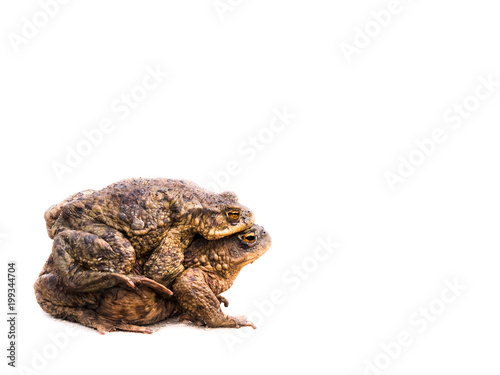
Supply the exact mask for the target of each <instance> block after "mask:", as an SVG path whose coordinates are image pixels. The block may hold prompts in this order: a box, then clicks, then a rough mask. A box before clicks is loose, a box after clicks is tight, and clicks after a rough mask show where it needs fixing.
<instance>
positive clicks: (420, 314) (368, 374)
mask: <svg viewBox="0 0 500 375" xmlns="http://www.w3.org/2000/svg"><path fill="white" fill-rule="evenodd" d="M443 283H444V285H445V286H444V288H443V289H441V292H440V293H439V295H438V296H437V297H435V298H433V299H432V300H430V301H429V302H427V303H426V304H424V305H423V306H422V305H420V306H419V307H418V309H417V311H415V312H414V313H412V314H410V316H409V317H408V328H406V329H404V330H402V331H400V332H399V333H398V334H397V335H396V337H395V338H394V339H393V340H390V341H385V342H381V343H380V347H381V351H380V352H379V354H377V355H376V356H375V357H373V358H372V359H368V358H365V359H364V360H363V362H364V368H363V371H362V372H360V374H362V375H381V374H382V373H383V372H384V371H385V370H387V369H388V368H389V367H390V366H391V364H392V363H394V361H395V360H397V359H398V358H399V357H401V355H402V354H403V353H404V350H405V349H406V348H408V347H410V346H411V345H412V344H413V343H414V342H415V341H416V340H417V338H418V335H419V334H422V333H424V332H426V331H427V329H428V328H429V327H430V326H431V325H432V324H434V323H435V322H436V321H437V320H438V318H439V316H441V315H442V314H443V313H445V312H446V310H448V309H449V308H450V305H451V304H453V303H454V302H455V301H456V300H457V299H458V297H460V296H461V295H462V293H463V292H464V291H465V290H466V289H467V288H466V286H465V285H463V284H461V283H460V282H459V281H458V279H457V278H455V279H454V280H453V281H451V280H449V279H445V280H444V282H443ZM412 331H413V332H412Z"/></svg>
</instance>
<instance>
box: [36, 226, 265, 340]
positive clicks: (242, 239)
mask: <svg viewBox="0 0 500 375" xmlns="http://www.w3.org/2000/svg"><path fill="white" fill-rule="evenodd" d="M270 246H271V237H270V235H269V234H268V233H267V232H266V231H265V230H264V228H262V227H260V226H258V225H253V226H252V227H251V228H249V229H247V230H245V231H243V232H240V233H236V234H233V235H231V236H228V237H224V238H220V239H218V240H214V241H207V240H206V239H204V238H201V237H200V238H198V239H196V240H194V241H193V243H192V244H191V245H190V246H189V247H188V248H187V249H186V251H185V257H184V261H183V265H184V267H185V270H184V271H183V272H182V273H181V274H180V275H179V276H178V277H177V278H176V279H175V280H174V282H173V284H172V287H173V290H174V293H175V294H174V297H170V298H164V294H163V295H161V294H158V293H156V292H155V291H153V290H151V289H149V286H148V285H146V284H145V285H141V286H140V287H139V288H138V289H137V290H136V291H131V290H129V289H127V288H123V287H121V286H115V287H113V288H109V289H105V290H102V291H98V292H87V293H75V292H71V291H68V290H67V288H66V286H65V284H64V280H63V279H62V278H61V276H60V274H59V270H58V268H57V267H56V266H55V264H54V260H53V254H51V255H50V257H49V259H48V260H47V263H46V264H45V266H44V268H43V270H42V272H41V273H40V276H39V278H38V280H37V281H36V283H35V286H34V287H35V294H36V298H37V301H38V303H39V304H40V306H41V307H42V308H43V310H44V311H45V312H47V313H49V314H50V315H52V316H54V317H56V318H62V319H67V320H70V321H76V322H78V323H80V324H83V325H85V326H88V327H92V328H95V329H97V330H98V331H99V332H100V333H105V332H109V331H113V330H124V331H133V332H143V333H152V332H153V331H152V330H151V329H149V328H147V327H142V326H143V325H148V324H153V323H157V322H159V321H161V320H164V319H166V318H169V317H174V316H178V315H180V314H181V317H182V318H183V319H188V320H192V321H195V322H198V323H201V324H206V325H207V326H208V327H234V328H239V327H243V326H251V327H253V328H255V326H254V324H253V323H252V322H250V321H248V320H247V319H246V318H245V317H242V316H240V317H232V316H228V315H225V314H224V313H223V312H222V309H221V307H220V304H221V303H224V305H225V306H227V305H228V302H227V300H226V299H225V298H224V297H222V296H221V295H220V294H221V293H222V292H224V291H226V290H228V289H229V288H230V287H231V286H232V284H233V282H234V280H235V278H236V276H237V275H238V273H239V272H240V270H241V269H242V268H243V267H244V266H245V265H247V264H249V263H252V262H253V261H255V260H256V259H257V258H259V257H260V256H261V255H263V254H264V253H265V252H266V251H267V250H268V249H269V247H270ZM140 268H141V267H140V265H137V267H134V270H135V272H137V273H139V272H140Z"/></svg>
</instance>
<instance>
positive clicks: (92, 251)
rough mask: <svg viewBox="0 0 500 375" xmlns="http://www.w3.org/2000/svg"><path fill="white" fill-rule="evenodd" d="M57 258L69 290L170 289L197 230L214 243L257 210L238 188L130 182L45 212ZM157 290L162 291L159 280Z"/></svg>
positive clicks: (247, 221) (247, 224)
mask: <svg viewBox="0 0 500 375" xmlns="http://www.w3.org/2000/svg"><path fill="white" fill-rule="evenodd" d="M45 221H46V224H47V232H48V234H49V237H50V238H53V239H54V243H53V249H52V256H53V261H54V263H55V265H56V267H57V268H58V269H59V271H60V274H61V277H62V278H63V280H64V282H65V284H66V286H67V288H68V289H69V290H72V291H75V292H91V291H98V290H101V289H103V288H109V287H112V286H114V285H116V284H117V283H125V284H126V285H128V286H129V287H130V288H135V287H136V285H135V284H140V283H147V284H148V285H151V283H150V281H148V280H146V278H144V277H132V276H131V273H132V269H133V266H134V264H136V261H138V260H139V259H140V260H141V262H140V263H143V262H145V264H144V275H145V276H146V277H148V278H151V279H153V280H155V281H157V282H158V283H160V284H162V285H164V286H169V285H170V284H171V282H172V281H173V280H174V279H175V278H176V277H177V276H178V275H179V274H180V273H181V272H182V271H183V270H184V267H183V264H182V262H183V257H184V254H183V253H184V249H185V248H186V247H187V246H189V244H190V243H191V241H192V240H193V238H194V236H195V235H196V234H199V235H201V236H203V237H204V238H206V239H208V240H215V239H218V238H221V237H224V236H228V235H231V234H233V233H236V232H240V231H242V230H245V229H247V228H248V227H250V226H251V225H252V224H253V222H254V216H253V213H252V212H251V211H250V210H248V209H247V208H246V207H244V206H242V205H241V204H239V203H238V198H237V197H236V195H235V194H234V193H231V192H225V193H221V194H216V193H212V192H209V191H207V190H205V189H203V188H201V187H199V186H197V185H196V184H194V183H192V182H189V181H183V180H173V179H162V178H157V179H146V178H139V179H128V180H123V181H120V182H117V183H114V184H112V185H109V186H108V187H106V188H104V189H102V190H98V191H94V190H86V191H83V192H80V193H77V194H75V195H72V196H71V197H69V198H67V199H66V200H64V201H63V202H61V203H59V204H57V205H55V206H52V207H51V208H49V209H48V210H47V211H46V212H45ZM157 288H158V291H160V292H165V290H164V289H165V288H161V287H160V286H159V285H157Z"/></svg>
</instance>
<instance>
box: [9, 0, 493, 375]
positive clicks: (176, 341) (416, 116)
mask: <svg viewBox="0 0 500 375" xmlns="http://www.w3.org/2000/svg"><path fill="white" fill-rule="evenodd" d="M46 1H48V0H45V2H46ZM228 1H229V0H228ZM228 1H226V0H224V1H223V2H222V3H225V4H233V5H228V7H230V9H231V10H228V11H226V12H225V13H223V14H222V17H221V16H220V15H219V14H218V12H217V10H216V9H215V8H214V6H213V4H212V1H211V0H206V1H196V2H187V1H186V2H181V1H175V2H174V1H160V0H157V1H152V0H149V1H141V2H138V1H134V2H132V1H123V0H121V1H118V0H114V1H111V0H110V1H106V2H103V1H96V0H94V1H71V2H69V3H68V4H65V5H60V7H59V9H58V10H57V12H54V13H55V14H54V15H53V16H52V17H50V19H48V21H47V25H46V26H41V27H39V28H38V29H39V30H38V33H37V35H34V36H31V37H30V38H26V40H25V42H26V43H23V44H21V45H19V46H18V48H17V49H18V51H17V52H16V48H15V47H14V44H15V43H14V44H13V43H12V38H14V37H13V34H16V35H18V36H22V35H23V34H22V32H23V25H25V22H26V21H25V19H24V17H26V19H27V20H28V21H30V20H33V17H35V16H36V15H37V12H39V11H40V9H41V8H40V4H39V3H38V2H36V1H16V2H3V3H2V5H1V6H0V25H1V32H2V34H3V38H2V42H1V44H0V52H1V59H0V95H1V98H0V99H1V108H2V109H1V111H0V123H1V132H2V135H1V138H0V142H1V144H0V160H1V175H2V184H1V195H0V203H1V209H2V216H1V218H0V233H1V241H2V243H1V244H0V254H1V258H2V262H1V272H0V275H4V276H2V277H1V278H0V279H1V280H3V281H2V283H3V284H4V285H3V286H0V290H1V296H2V298H1V303H2V305H3V307H2V308H0V310H1V311H6V309H7V306H6V302H5V301H6V294H5V293H6V289H7V285H6V268H7V266H6V263H7V260H15V261H17V263H18V272H17V283H18V291H17V293H18V301H17V309H18V311H19V315H18V327H17V328H18V338H19V340H18V342H17V346H18V347H17V355H18V358H17V365H18V366H21V365H22V366H23V367H21V369H22V371H20V372H19V373H30V374H33V373H42V374H68V373H71V374H75V375H76V374H89V373H94V372H99V373H100V372H104V371H110V372H111V371H112V372H113V373H118V374H129V373H130V374H131V373H146V372H147V373H165V374H167V373H168V374H182V373H186V371H187V372H188V373H198V374H215V373H226V372H228V373H229V372H231V373H243V374H254V373H257V372H263V373H271V371H277V372H279V373H294V374H296V373H313V372H314V373H319V374H349V375H351V374H363V373H366V374H374V373H378V371H374V370H373V369H372V370H368V367H367V366H368V365H367V363H374V362H376V361H377V359H378V361H379V365H380V364H382V367H384V366H385V367H386V368H385V369H384V370H383V372H381V373H384V374H385V373H387V374H405V375H412V374H445V373H446V374H471V373H476V374H481V373H484V374H486V373H498V371H499V367H500V366H499V365H498V361H497V359H498V352H499V349H500V344H499V341H498V334H499V333H500V330H499V328H500V325H499V319H498V317H499V314H500V303H499V299H498V285H499V279H500V276H499V272H498V261H499V256H498V251H499V245H500V239H499V238H500V237H499V236H498V225H499V221H500V217H499V212H500V201H499V191H500V179H499V178H498V158H499V156H500V148H499V147H498V142H499V139H498V137H499V135H500V131H499V120H500V115H499V112H498V105H499V102H500V87H496V88H495V87H494V88H492V89H491V91H492V93H490V94H491V95H489V97H488V98H485V99H484V100H479V99H474V98H473V97H471V95H472V96H474V94H475V91H476V87H478V85H480V78H479V77H483V78H482V79H484V80H487V79H488V77H489V79H491V80H493V81H494V82H498V81H500V49H499V48H498V46H499V37H498V35H500V23H499V22H498V14H499V9H498V6H497V4H496V3H495V2H493V1H486V0H476V1H456V0H455V1H451V0H447V1H439V2H436V1H430V0H419V1H409V0H401V3H400V5H399V8H398V9H399V10H400V12H399V13H398V14H393V15H392V16H391V18H390V20H388V21H387V18H386V21H387V22H386V26H385V27H379V28H380V29H381V30H377V26H376V25H374V24H373V22H372V21H373V19H374V17H375V16H374V15H373V13H371V12H372V11H376V12H381V11H382V14H386V13H383V10H386V9H388V2H387V1H347V0H342V1H339V0H338V1H300V2H299V1H290V0H287V1H285V0H281V1H242V2H239V3H238V2H237V1H234V0H233V1H232V2H231V1H229V2H228ZM377 14H380V13H377ZM38 16H39V17H41V18H40V20H39V21H38V22H42V23H43V21H44V19H43V15H38ZM365 27H371V28H372V29H370V30H371V31H370V32H371V33H372V35H373V36H372V37H369V39H370V41H369V43H367V44H368V45H367V46H366V47H362V48H359V49H358V50H357V53H355V54H353V55H352V56H350V57H351V61H350V62H349V61H348V59H347V58H346V55H345V54H344V53H343V52H342V47H341V46H342V45H343V46H344V47H345V44H342V43H343V42H344V43H349V44H350V45H352V46H355V44H354V43H355V41H354V40H355V38H356V36H357V42H358V46H361V44H359V43H362V42H363V40H362V39H363V38H362V37H360V36H359V35H358V34H359V31H357V30H364V29H365ZM25 28H26V27H25ZM357 28H359V29H357ZM24 31H26V30H24ZM365 42H366V40H365ZM148 66H149V67H151V68H152V69H156V68H157V67H159V69H161V70H162V71H164V72H166V71H168V72H169V74H170V75H169V77H168V78H164V79H163V81H162V82H161V83H160V84H159V85H158V87H157V88H155V89H154V90H150V91H148V92H147V97H146V98H145V100H144V101H143V102H141V103H139V105H138V106H137V108H135V109H133V110H132V111H131V112H130V115H129V116H125V117H126V118H124V119H121V118H120V114H119V113H117V112H116V111H113V109H112V108H111V107H112V104H113V102H115V101H116V100H117V99H119V98H120V96H121V95H122V94H128V93H130V91H131V90H134V89H135V90H140V89H137V87H138V85H140V84H141V82H142V80H143V79H144V77H145V76H146V75H147V74H148V73H147V70H146V69H147V67H148ZM137 92H139V91H137ZM479 92H480V94H482V97H484V96H485V95H486V93H487V90H486V89H484V88H483V89H480V91H479ZM464 100H465V101H466V102H467V105H468V107H469V109H470V108H472V107H473V108H474V109H475V110H471V111H469V112H468V113H466V115H467V118H464V119H463V121H462V122H461V123H460V126H457V127H458V129H453V127H452V126H453V124H454V123H452V122H446V121H445V120H444V119H443V115H444V114H445V113H447V111H449V110H450V109H451V110H453V108H454V106H456V105H462V104H463V102H464ZM476 107H477V109H476ZM283 108H286V110H287V111H288V112H289V113H292V114H294V115H296V117H295V118H294V119H293V120H291V121H290V122H289V123H288V124H286V126H285V127H284V129H283V130H282V131H280V132H275V133H274V134H272V135H273V139H272V140H269V138H265V141H266V142H267V141H268V143H265V144H263V146H262V149H261V150H258V151H256V152H255V158H253V159H252V160H248V159H250V151H247V153H244V152H243V151H242V150H243V149H246V150H248V148H249V147H251V146H249V144H248V137H252V136H257V137H258V136H261V137H262V136H266V135H267V136H269V131H267V130H263V129H264V128H269V124H270V121H271V120H272V119H273V117H274V116H275V115H274V110H278V111H280V110H283ZM455 108H458V107H455ZM105 118H109V119H111V120H112V123H113V126H114V129H113V130H112V131H111V132H109V133H108V134H105V135H104V136H103V139H102V141H101V142H100V143H99V144H98V145H95V146H93V149H92V150H91V151H90V152H89V153H88V155H86V156H84V157H83V158H82V160H81V161H80V162H79V163H76V164H77V165H76V166H75V167H72V168H71V171H70V172H67V173H64V175H63V176H62V178H61V179H59V178H58V177H57V174H56V173H55V171H54V163H55V162H58V163H65V158H66V157H67V154H68V147H69V148H72V149H76V148H77V147H78V145H79V144H81V143H82V142H84V140H85V139H86V138H85V136H84V135H83V131H84V130H87V131H90V130H91V129H95V128H98V126H99V123H100V121H101V120H102V119H105ZM455 125H457V123H455ZM437 128H440V129H443V131H445V136H446V141H445V142H443V143H441V144H438V145H435V147H434V151H433V153H432V154H431V155H429V156H427V157H425V160H423V163H422V165H420V166H418V167H416V168H415V170H414V171H413V173H411V175H409V176H408V177H407V178H405V179H404V182H401V183H398V184H396V188H395V191H392V190H391V189H390V186H389V184H388V183H387V181H386V177H385V176H384V174H385V173H386V172H392V173H398V172H397V170H398V166H399V164H400V159H398V156H402V157H403V158H405V159H406V160H408V157H409V156H410V154H411V153H412V152H413V151H414V150H418V149H417V146H416V144H415V141H416V140H423V139H425V138H429V137H430V136H431V134H432V133H433V131H435V129H437ZM252 147H253V146H252ZM429 147H430V146H429ZM238 150H240V151H238ZM252 155H253V154H252ZM415 155H416V156H415ZM414 156H415V157H416V158H417V159H418V157H417V156H418V151H417V153H416V154H414ZM228 162H232V163H233V164H234V162H236V163H238V166H239V168H236V169H237V171H236V172H235V173H234V175H233V176H232V177H230V179H229V181H228V183H227V186H225V188H226V189H228V190H232V191H235V192H236V193H237V194H238V196H239V197H240V201H241V202H242V203H243V204H245V205H247V206H249V207H250V208H251V209H252V210H253V211H254V212H255V214H256V219H257V223H259V224H261V225H264V226H265V227H266V229H267V230H269V232H270V233H271V234H272V237H273V246H272V248H271V250H270V251H269V252H268V253H267V254H265V255H264V256H263V257H262V258H261V259H259V260H258V261H257V262H255V263H254V264H252V265H250V266H248V267H247V268H245V269H244V271H243V272H242V273H241V275H240V277H239V278H238V279H237V281H236V283H235V285H234V286H233V288H232V289H231V290H230V291H228V292H227V293H225V295H226V296H227V298H228V299H229V300H230V303H231V304H230V307H229V308H228V309H226V311H227V312H228V313H230V314H233V315H241V314H246V315H252V313H253V316H254V317H258V318H259V319H254V320H255V321H256V323H257V324H258V326H259V327H258V329H257V330H256V331H254V332H251V333H248V332H247V331H245V330H240V331H233V330H226V329H213V330H209V329H200V328H196V327H193V326H189V325H185V324H179V323H175V322H174V323H172V324H166V325H162V326H161V327H158V328H159V330H158V331H157V332H156V333H154V334H153V335H140V334H130V333H111V334H108V335H105V336H101V335H99V334H98V333H97V332H96V331H94V330H90V329H86V328H82V329H78V330H77V335H76V336H74V337H73V336H72V337H71V338H67V337H68V336H67V334H66V333H65V332H66V331H65V330H66V329H67V328H68V327H73V326H75V325H72V324H70V323H65V322H62V321H58V320H54V319H51V318H50V317H49V316H48V315H47V314H45V313H44V312H43V311H42V310H41V309H40V308H39V306H38V305H37V303H36V301H35V298H34V293H33V289H32V284H33V282H34V281H35V279H36V277H37V275H38V273H39V272H40V270H41V268H42V266H43V263H44V261H45V259H46V258H47V257H48V255H49V253H50V249H51V240H50V239H49V238H48V237H47V235H46V232H45V223H44V221H43V213H44V210H45V209H46V208H48V207H49V206H50V205H52V204H54V203H57V202H59V201H61V200H62V199H64V198H65V197H66V196H68V195H69V194H72V193H75V192H77V191H81V190H84V189H87V188H93V189H99V188H102V187H104V186H106V185H107V184H109V183H112V182H115V181H118V180H120V179H123V178H129V177H140V176H142V177H171V178H185V179H189V180H192V181H194V182H196V183H198V184H200V185H206V184H209V183H211V182H213V181H214V179H213V177H211V176H213V174H216V173H219V172H220V171H222V170H224V169H225V167H226V164H227V163H228ZM219 175H221V174H220V173H219ZM226 182H227V181H226ZM328 237H330V238H331V239H333V240H334V241H337V242H338V243H339V244H340V246H339V248H338V249H337V250H335V252H333V253H332V254H331V256H329V257H326V258H327V259H324V260H322V261H316V260H314V254H315V248H316V247H317V246H318V238H320V239H321V238H322V239H326V238H328ZM294 266H295V267H301V269H302V271H301V272H302V273H301V275H302V276H300V277H299V276H293V277H294V278H295V279H294V280H295V281H294V282H292V281H290V280H291V278H292V276H291V275H292V274H291V272H293V270H294V269H295V270H296V268H293V267H294ZM303 266H306V268H307V270H304V269H303ZM446 280H449V281H450V282H455V281H457V282H458V283H459V284H460V285H465V286H466V290H464V291H461V292H459V296H458V297H456V298H455V299H454V301H453V302H450V303H444V302H442V301H441V302H440V300H439V299H440V298H441V293H442V291H443V290H445V289H446ZM273 290H278V291H281V293H282V294H283V297H282V298H281V299H280V303H276V304H274V306H272V308H271V307H269V304H268V305H267V306H268V307H267V311H266V313H267V316H264V317H263V318H262V314H260V313H255V311H257V312H258V311H259V310H258V309H257V307H256V306H257V305H258V304H260V305H262V304H263V303H264V304H265V302H263V301H265V300H269V298H270V296H271V294H273ZM445 292H446V291H445ZM447 296H448V297H449V296H451V294H449V293H448V294H447ZM436 299H437V300H436ZM429 304H433V306H434V311H436V309H438V310H439V314H436V315H434V316H432V317H431V318H432V320H433V321H432V322H430V321H429V320H428V323H427V326H426V327H425V329H424V328H423V323H422V325H416V324H414V323H415V321H413V324H412V323H411V319H412V317H413V318H415V314H419V306H421V307H426V306H427V307H428V306H429ZM441 310H443V311H441ZM2 314H3V313H2ZM5 319H6V315H5V316H4V317H3V318H2V319H1V320H2V321H4V320H5ZM420 319H421V318H420ZM2 327H3V328H2V329H1V330H0V331H1V332H5V333H2V334H1V335H0V342H1V348H2V353H3V354H2V355H1V356H0V357H1V358H2V360H1V366H2V370H1V371H2V373H3V371H4V369H6V368H7V366H6V362H7V359H6V358H5V354H6V351H5V349H4V348H6V347H7V341H8V340H7V337H6V332H7V328H8V327H7V324H4V323H3V324H2ZM419 328H422V329H420V331H419ZM401 332H407V333H408V335H409V336H410V340H411V342H412V343H411V345H409V346H407V347H404V348H403V349H402V350H401V353H398V351H397V350H396V349H394V350H396V353H397V355H395V358H394V359H390V360H389V363H386V362H384V358H385V359H387V358H389V357H387V355H385V354H384V349H383V344H388V343H390V342H393V341H395V340H397V338H398V335H400V333H401ZM53 335H59V336H58V337H60V338H61V337H65V338H67V339H64V340H63V339H62V338H61V340H62V341H61V342H60V344H59V347H55V346H54V344H53V343H52V340H51V337H53ZM242 337H245V338H242ZM40 356H44V358H45V359H44V360H43V359H40ZM384 356H385V357H384ZM47 357H50V358H47ZM18 369H19V367H18ZM9 373H17V372H16V370H11V369H9Z"/></svg>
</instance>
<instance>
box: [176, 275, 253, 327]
mask: <svg viewBox="0 0 500 375" xmlns="http://www.w3.org/2000/svg"><path fill="white" fill-rule="evenodd" d="M206 277H207V276H206V274H205V273H204V272H203V271H201V270H199V269H196V268H189V269H187V270H186V271H184V272H183V273H182V274H181V275H180V276H179V277H177V279H176V280H175V282H174V284H173V286H172V287H173V290H174V294H175V297H176V298H177V301H178V302H179V304H180V305H181V307H182V309H183V311H184V312H185V313H186V314H188V315H189V316H190V317H191V318H193V319H194V320H201V321H203V322H205V324H206V325H207V326H209V327H233V328H240V327H245V326H248V327H252V328H254V329H255V328H256V327H255V325H254V324H253V323H252V322H250V321H248V320H247V319H246V318H245V317H244V316H228V315H226V314H224V313H223V312H222V309H221V307H220V301H219V299H218V298H217V297H216V295H215V294H214V292H213V291H212V290H211V289H210V287H209V285H208V283H207V279H206Z"/></svg>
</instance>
